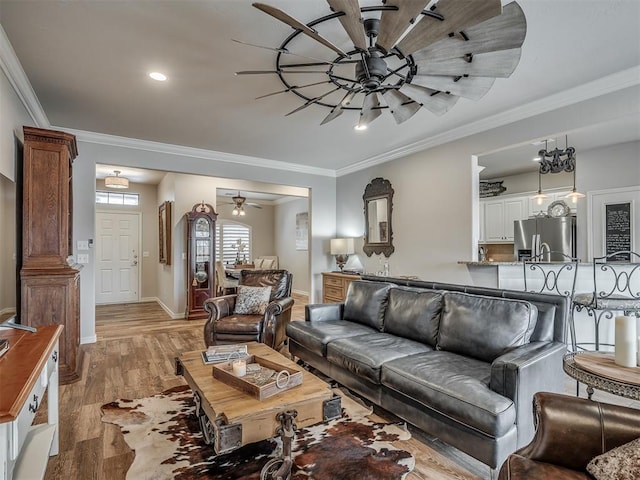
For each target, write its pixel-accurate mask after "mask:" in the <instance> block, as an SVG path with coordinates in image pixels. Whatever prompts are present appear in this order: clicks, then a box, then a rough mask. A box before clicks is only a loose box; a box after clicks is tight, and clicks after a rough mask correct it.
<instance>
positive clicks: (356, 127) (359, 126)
mask: <svg viewBox="0 0 640 480" xmlns="http://www.w3.org/2000/svg"><path fill="white" fill-rule="evenodd" d="M353 129H354V130H358V131H360V130H366V129H367V126H366V125H356V126H355V127H353Z"/></svg>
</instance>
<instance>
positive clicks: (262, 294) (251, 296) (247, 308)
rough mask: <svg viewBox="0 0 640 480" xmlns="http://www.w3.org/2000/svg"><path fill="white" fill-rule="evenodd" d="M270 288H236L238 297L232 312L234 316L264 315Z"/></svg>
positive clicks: (241, 286)
mask: <svg viewBox="0 0 640 480" xmlns="http://www.w3.org/2000/svg"><path fill="white" fill-rule="evenodd" d="M270 297H271V287H247V286H244V285H239V286H238V297H237V298H236V306H235V309H234V311H233V313H234V314H236V315H264V312H266V310H267V306H268V305H269V298H270Z"/></svg>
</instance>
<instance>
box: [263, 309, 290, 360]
mask: <svg viewBox="0 0 640 480" xmlns="http://www.w3.org/2000/svg"><path fill="white" fill-rule="evenodd" d="M291 307H293V297H285V298H279V299H276V300H273V301H272V302H271V303H270V304H269V305H268V306H267V309H266V311H265V314H264V322H263V324H262V333H261V334H260V343H264V344H265V345H268V346H270V347H271V348H273V349H274V350H280V349H282V347H283V346H284V343H285V340H286V339H287V333H286V332H287V323H289V322H290V321H291Z"/></svg>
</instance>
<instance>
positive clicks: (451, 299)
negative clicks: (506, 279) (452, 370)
mask: <svg viewBox="0 0 640 480" xmlns="http://www.w3.org/2000/svg"><path fill="white" fill-rule="evenodd" d="M537 316H538V309H537V308H536V307H535V305H532V304H531V303H529V302H525V301H522V300H511V299H503V298H495V297H483V296H481V295H471V294H468V293H451V292H447V293H445V294H444V309H443V311H442V318H441V320H440V329H439V332H438V343H437V348H438V349H439V350H447V351H450V352H455V353H460V354H463V355H468V356H470V357H474V358H477V359H478V360H484V361H485V362H492V361H493V360H495V359H496V358H497V357H499V356H500V355H502V354H503V353H506V352H507V351H509V350H511V349H512V348H514V347H517V346H520V345H525V344H527V343H529V339H530V338H531V334H532V333H533V330H534V328H535V326H536V319H537Z"/></svg>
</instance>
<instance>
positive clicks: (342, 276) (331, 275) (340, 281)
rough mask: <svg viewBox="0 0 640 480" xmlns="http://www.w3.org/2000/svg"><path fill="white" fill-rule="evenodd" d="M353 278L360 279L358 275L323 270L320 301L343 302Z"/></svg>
mask: <svg viewBox="0 0 640 480" xmlns="http://www.w3.org/2000/svg"><path fill="white" fill-rule="evenodd" d="M354 280H360V276H359V275H348V274H346V273H340V272H323V273H322V303H333V302H339V303H340V302H344V299H345V298H346V296H347V290H349V285H350V284H351V282H353V281H354Z"/></svg>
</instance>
